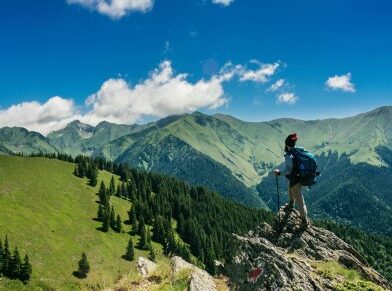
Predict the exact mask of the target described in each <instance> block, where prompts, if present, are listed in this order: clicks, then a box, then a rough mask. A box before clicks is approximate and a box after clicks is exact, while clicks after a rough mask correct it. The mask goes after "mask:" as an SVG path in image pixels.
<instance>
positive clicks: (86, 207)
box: [0, 155, 268, 290]
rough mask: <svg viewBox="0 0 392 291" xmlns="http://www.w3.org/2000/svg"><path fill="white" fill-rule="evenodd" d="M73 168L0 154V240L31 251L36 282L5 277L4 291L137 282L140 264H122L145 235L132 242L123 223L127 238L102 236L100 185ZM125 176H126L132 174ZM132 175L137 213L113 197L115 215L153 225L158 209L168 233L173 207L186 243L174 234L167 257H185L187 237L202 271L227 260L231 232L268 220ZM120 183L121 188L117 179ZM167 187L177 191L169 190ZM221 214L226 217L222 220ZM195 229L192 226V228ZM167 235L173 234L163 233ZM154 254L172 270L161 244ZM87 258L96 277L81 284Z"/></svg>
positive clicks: (203, 194)
mask: <svg viewBox="0 0 392 291" xmlns="http://www.w3.org/2000/svg"><path fill="white" fill-rule="evenodd" d="M74 168H75V164H73V163H68V162H63V161H58V160H53V159H47V158H25V157H10V156H4V155H0V177H1V179H0V208H1V209H2V211H1V212H0V237H1V238H2V239H3V238H4V237H5V236H6V235H8V238H9V241H10V244H11V248H14V247H15V246H18V249H19V251H20V252H21V253H22V254H25V253H28V254H29V256H30V261H31V264H32V265H33V276H32V280H31V282H30V283H29V284H28V285H27V286H24V285H23V284H22V283H20V282H19V281H9V280H6V279H2V280H0V289H1V288H7V289H11V290H15V289H26V290H31V288H43V289H50V288H55V289H60V290H63V289H74V288H79V287H83V286H84V287H88V288H92V287H93V286H97V288H99V289H100V288H104V287H111V286H113V285H114V284H115V282H116V281H117V280H118V278H119V276H127V277H130V278H136V279H137V278H138V276H137V273H136V268H135V263H132V262H128V261H126V260H124V259H122V256H123V255H124V253H125V250H126V247H127V244H128V241H129V239H130V237H132V239H133V241H134V245H135V246H137V245H138V243H139V240H140V236H139V235H132V236H130V233H131V225H127V224H123V227H124V228H123V230H124V232H122V233H115V232H113V231H109V232H108V233H104V232H102V231H101V230H100V229H101V226H102V223H101V222H99V221H97V220H96V217H97V210H98V203H97V200H99V199H98V196H97V192H98V188H99V187H91V186H89V185H88V184H87V179H80V178H78V177H76V176H74V175H73V174H72V173H73V171H74ZM124 173H125V174H126V175H128V174H129V173H128V172H127V171H125V172H124ZM127 173H128V174H127ZM133 174H135V175H136V176H135V177H136V179H135V180H134V181H135V183H137V185H138V188H139V189H140V192H136V193H134V195H136V196H133V198H132V199H131V200H132V201H134V205H135V207H134V208H133V207H131V206H132V205H133V204H132V203H131V202H130V201H129V200H128V199H125V197H122V198H120V197H116V196H113V197H111V199H110V201H111V202H110V203H111V205H113V206H114V209H115V211H116V213H118V214H120V216H121V218H122V219H123V221H124V222H125V220H127V217H128V211H129V210H130V209H134V210H133V211H136V212H135V213H137V219H138V221H142V220H143V218H142V217H143V216H144V217H145V218H144V220H143V221H145V222H146V224H147V225H152V224H153V222H154V221H156V219H155V220H152V219H153V217H155V215H158V214H159V212H157V211H158V210H157V208H158V209H160V210H159V211H163V212H164V213H163V214H165V216H163V218H159V219H164V227H165V229H166V228H167V226H166V219H168V218H167V214H166V213H169V215H170V216H169V217H170V220H169V221H172V223H173V227H174V226H175V225H176V224H177V223H176V220H173V217H172V214H171V209H173V216H175V217H177V218H180V219H181V221H180V222H181V226H182V228H181V229H182V230H181V231H180V233H181V238H180V235H179V233H177V232H176V233H175V236H174V237H176V239H175V240H176V243H175V245H171V246H170V245H169V246H170V248H172V249H173V250H172V251H170V253H173V254H174V253H176V252H177V250H174V248H177V246H181V245H182V246H183V247H182V249H178V252H180V251H181V252H182V251H183V248H184V247H185V245H184V243H183V242H182V239H184V241H186V242H189V243H190V246H191V251H192V253H193V254H197V253H196V252H200V254H199V256H200V257H198V258H197V261H196V262H197V264H200V265H201V266H204V264H203V261H205V262H208V260H207V258H211V260H212V259H213V258H215V257H216V258H223V256H224V247H223V245H222V244H223V243H224V239H225V237H227V236H229V235H230V233H231V232H243V231H244V230H246V229H250V228H251V227H252V226H254V225H256V224H257V223H258V221H263V220H264V219H265V217H267V216H268V214H267V213H265V212H262V211H261V210H253V211H249V210H248V209H246V208H244V207H243V206H241V205H238V204H234V203H233V202H230V201H226V200H224V199H223V198H221V197H220V196H219V195H218V194H216V193H213V192H209V191H206V190H204V189H203V188H187V187H188V186H186V184H184V183H182V182H178V181H176V180H173V179H171V178H165V177H161V176H159V175H150V174H149V175H147V174H143V173H140V174H138V173H137V172H133ZM111 177H112V174H111V173H108V172H105V171H100V173H99V175H98V179H99V181H101V180H103V181H104V182H105V184H107V185H109V184H110V179H111ZM128 177H129V176H128ZM162 179H163V180H162ZM116 184H118V185H120V182H119V181H118V179H117V182H116ZM128 185H130V184H128ZM143 185H144V186H143ZM148 185H151V186H152V187H153V189H155V190H154V192H155V194H154V193H152V192H146V190H147V189H148V188H144V187H150V186H148ZM166 187H170V189H172V190H171V191H169V192H168V191H167V189H166ZM128 188H129V187H128V186H127V189H128ZM129 189H130V188H129ZM160 189H161V190H160ZM125 191H127V190H125ZM150 191H151V190H150ZM147 193H148V194H147ZM145 195H147V196H145ZM137 197H138V198H137ZM134 199H135V200H134ZM139 199H141V200H139ZM146 199H147V200H146ZM154 201H155V202H154ZM145 203H146V204H145ZM177 207H178V209H177ZM141 209H142V212H141ZM169 209H170V210H169ZM194 209H198V211H194ZM167 210H168V211H169V212H167ZM211 213H215V214H214V215H211ZM207 214H208V217H206V215H207ZM222 216H224V217H226V218H227V219H222ZM233 221H236V223H235V224H234V223H233ZM180 222H179V223H180ZM190 225H192V226H193V227H192V228H191V229H189V226H190ZM169 227H170V226H169ZM170 229H171V227H170ZM175 229H176V228H175ZM241 229H242V230H241ZM168 234H170V233H167V234H165V235H168ZM207 234H208V235H207ZM218 235H219V237H218ZM154 237H157V238H156V240H155V241H159V240H162V239H163V238H162V237H161V236H158V232H157V231H156V230H155V231H154ZM211 242H214V243H215V244H214V249H213V250H214V251H213V253H211V252H207V246H211V245H209V244H210V243H211ZM171 243H172V242H171ZM194 243H196V244H195V245H194ZM206 243H207V244H206ZM177 244H178V245H177ZM153 248H154V249H155V252H156V255H157V260H158V263H159V264H161V265H162V268H166V269H167V268H169V266H168V259H167V258H166V257H165V256H164V255H163V250H164V248H163V246H162V244H161V243H156V242H153ZM186 248H187V249H188V248H189V247H186ZM215 250H216V251H215ZM167 251H168V246H166V247H165V252H167ZM210 251H212V250H211V249H210ZM82 252H86V254H87V256H88V259H89V262H90V265H91V272H90V274H89V275H88V278H87V279H85V280H82V281H81V280H79V279H77V278H75V277H74V276H73V274H72V273H73V272H74V271H76V269H77V262H78V260H79V259H80V256H81V254H82ZM135 252H136V253H135V256H136V257H138V256H140V255H143V256H145V257H148V251H141V250H139V249H137V248H135ZM187 252H189V249H188V251H187ZM204 253H205V254H206V258H204ZM187 256H189V255H187ZM190 259H192V258H190ZM192 260H196V258H194V259H192ZM166 283H167V282H166ZM183 283H184V282H183ZM183 283H182V284H183ZM185 283H186V279H185Z"/></svg>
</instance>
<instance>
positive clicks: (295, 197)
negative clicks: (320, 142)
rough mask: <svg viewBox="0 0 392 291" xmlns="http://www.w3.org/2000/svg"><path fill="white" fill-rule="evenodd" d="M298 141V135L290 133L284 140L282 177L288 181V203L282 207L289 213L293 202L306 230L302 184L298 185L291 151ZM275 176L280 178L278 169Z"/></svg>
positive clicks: (306, 217) (306, 218)
mask: <svg viewBox="0 0 392 291" xmlns="http://www.w3.org/2000/svg"><path fill="white" fill-rule="evenodd" d="M297 140H298V135H297V134H296V133H292V134H290V135H289V136H287V138H286V140H285V148H284V151H285V155H284V160H285V169H284V175H285V176H286V178H287V179H288V180H289V203H287V204H286V205H285V206H284V209H285V210H289V211H291V210H292V209H293V208H294V202H295V203H296V204H297V206H298V211H299V213H300V215H301V219H302V227H304V228H306V227H307V226H308V224H309V221H308V211H307V209H306V205H305V201H304V197H303V195H302V184H301V183H300V179H299V175H298V169H297V168H298V167H297V163H296V161H295V155H294V153H293V149H294V148H295V144H296V142H297ZM274 173H275V175H277V176H280V174H281V171H280V170H279V169H276V170H274Z"/></svg>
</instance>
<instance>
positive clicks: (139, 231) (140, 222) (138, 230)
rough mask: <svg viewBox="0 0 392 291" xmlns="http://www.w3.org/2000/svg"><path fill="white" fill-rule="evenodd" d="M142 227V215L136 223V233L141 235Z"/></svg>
mask: <svg viewBox="0 0 392 291" xmlns="http://www.w3.org/2000/svg"><path fill="white" fill-rule="evenodd" d="M144 227H145V224H144V218H143V216H141V217H140V220H139V223H138V225H137V234H139V235H141V234H142V231H143V228H144Z"/></svg>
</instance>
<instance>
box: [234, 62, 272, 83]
mask: <svg viewBox="0 0 392 291" xmlns="http://www.w3.org/2000/svg"><path fill="white" fill-rule="evenodd" d="M253 63H257V65H258V66H259V68H258V69H256V70H251V69H246V68H244V67H243V66H239V67H238V66H237V69H238V74H239V76H240V81H242V82H244V81H253V82H258V83H265V82H267V81H268V80H269V77H271V76H272V75H274V74H275V72H276V70H277V69H278V67H279V63H274V64H261V63H259V62H256V61H253Z"/></svg>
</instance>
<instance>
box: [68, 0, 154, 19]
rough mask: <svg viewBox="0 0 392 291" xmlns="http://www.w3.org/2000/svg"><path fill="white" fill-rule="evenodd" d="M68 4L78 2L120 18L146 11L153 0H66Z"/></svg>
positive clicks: (101, 12)
mask: <svg viewBox="0 0 392 291" xmlns="http://www.w3.org/2000/svg"><path fill="white" fill-rule="evenodd" d="M66 1H67V3H68V4H78V5H81V6H83V7H86V8H88V9H90V10H93V11H97V12H99V13H100V14H103V15H107V16H109V17H110V18H112V19H120V18H122V17H124V16H125V15H127V14H129V13H131V12H146V11H149V10H150V9H151V8H152V7H153V5H154V1H153V0H66Z"/></svg>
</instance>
